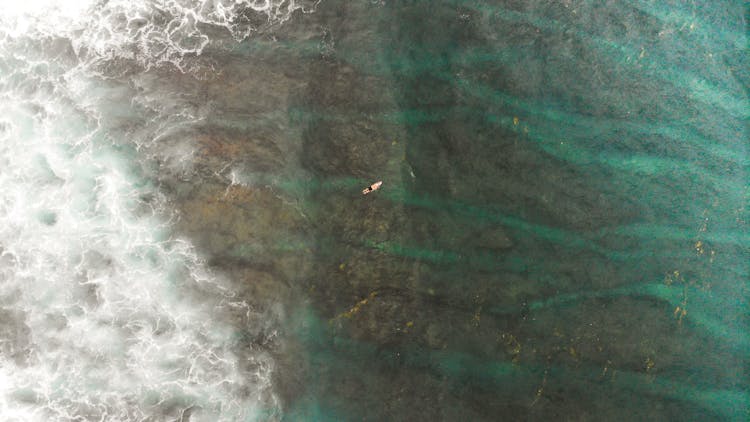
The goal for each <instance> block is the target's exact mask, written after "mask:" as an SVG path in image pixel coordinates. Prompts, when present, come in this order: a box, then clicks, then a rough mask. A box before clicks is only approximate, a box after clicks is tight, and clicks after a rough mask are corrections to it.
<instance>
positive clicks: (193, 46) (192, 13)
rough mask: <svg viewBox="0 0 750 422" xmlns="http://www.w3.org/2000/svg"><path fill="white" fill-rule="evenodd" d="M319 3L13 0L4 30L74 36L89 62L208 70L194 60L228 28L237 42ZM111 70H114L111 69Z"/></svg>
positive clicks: (3, 18) (299, 0)
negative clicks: (218, 34)
mask: <svg viewBox="0 0 750 422" xmlns="http://www.w3.org/2000/svg"><path fill="white" fill-rule="evenodd" d="M320 1H321V0H150V1H149V0H141V1H131V0H108V1H103V2H102V1H94V0H75V1H63V0H29V1H24V2H8V3H9V4H10V5H9V6H8V7H7V8H5V10H4V11H3V12H1V13H0V23H1V24H2V26H3V28H4V29H2V30H0V31H1V32H0V33H5V34H9V35H11V36H18V35H19V34H25V35H29V34H33V36H35V37H40V36H48V37H63V38H67V39H70V40H71V42H72V45H73V48H74V50H75V52H76V54H77V55H78V57H79V58H80V59H81V60H82V61H83V62H86V63H87V65H88V66H89V67H93V66H94V65H99V66H104V65H106V64H108V63H111V62H112V61H113V60H114V61H116V62H117V63H118V64H119V65H120V66H122V61H132V62H134V63H137V64H138V65H139V66H141V67H145V68H150V67H153V66H160V65H165V64H171V65H173V66H174V67H176V68H178V69H180V70H181V71H183V72H185V71H190V70H193V71H196V73H197V72H199V71H201V70H203V71H205V69H202V68H205V67H206V66H210V63H203V62H200V61H197V60H195V58H196V57H198V56H200V55H201V53H202V52H203V51H204V49H205V48H206V46H207V45H208V44H209V43H210V42H212V38H211V35H210V34H211V33H216V31H224V33H228V34H229V35H231V37H232V38H233V39H234V40H236V41H241V40H243V39H245V38H247V37H248V36H250V35H252V34H253V33H256V32H258V31H262V30H265V29H268V28H273V27H275V26H277V25H279V24H282V23H284V22H286V21H287V20H289V19H290V18H291V16H292V14H293V13H294V12H297V11H299V12H302V13H308V12H310V11H312V10H314V8H315V6H316V5H317V4H318V3H319V2H320ZM110 70H111V67H110Z"/></svg>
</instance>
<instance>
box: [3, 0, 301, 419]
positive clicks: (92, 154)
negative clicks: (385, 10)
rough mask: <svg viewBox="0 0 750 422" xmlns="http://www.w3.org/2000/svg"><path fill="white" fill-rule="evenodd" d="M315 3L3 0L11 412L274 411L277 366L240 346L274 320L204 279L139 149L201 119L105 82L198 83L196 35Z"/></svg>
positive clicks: (196, 414)
mask: <svg viewBox="0 0 750 422" xmlns="http://www.w3.org/2000/svg"><path fill="white" fill-rule="evenodd" d="M4 3H5V2H4ZM314 5H315V2H306V3H300V2H294V1H283V2H282V1H276V0H273V1H270V0H265V1H258V0H256V1H239V0H238V1H234V0H232V1H210V0H206V1H153V2H150V1H139V2H131V1H125V0H123V1H109V2H94V1H89V2H77V3H75V2H69V1H64V0H60V1H49V0H47V1H29V0H26V1H24V2H7V4H3V5H2V9H1V10H2V11H1V12H0V14H1V15H0V81H2V82H1V84H0V415H2V419H3V420H6V421H49V420H101V421H117V420H122V421H137V420H183V419H185V420H187V418H188V417H189V419H190V420H191V421H219V420H227V421H228V420H253V419H258V418H262V419H275V418H278V417H279V416H280V410H279V404H278V401H277V399H276V397H275V396H274V393H273V391H272V388H271V385H270V377H271V374H272V371H273V370H274V363H273V360H272V358H271V357H270V356H268V355H267V354H266V353H264V352H262V351H260V350H248V348H247V347H245V346H243V347H240V345H239V341H238V338H240V337H242V336H246V335H247V334H248V333H249V334H250V335H253V334H255V333H258V332H261V331H265V332H266V335H273V329H272V327H268V326H267V324H265V323H264V316H263V315H260V314H258V313H256V312H255V311H254V310H253V309H252V307H251V306H250V305H248V304H247V303H246V302H244V301H242V300H239V299H236V298H234V297H233V294H232V280H227V279H226V278H222V277H221V276H219V275H217V274H213V273H212V272H211V271H209V270H208V269H207V266H206V265H205V263H204V262H202V260H201V257H200V256H199V254H197V253H196V251H195V248H194V247H193V246H192V245H191V243H190V242H189V241H187V240H185V239H180V238H176V237H174V235H172V234H171V233H172V232H171V230H170V227H171V222H172V221H173V219H174V218H175V216H173V215H172V214H171V213H170V212H169V210H168V209H166V207H165V200H164V199H163V197H162V196H161V195H160V193H159V191H158V189H157V188H156V187H155V186H153V185H152V184H151V183H150V182H149V178H148V176H147V171H146V170H145V169H146V168H147V166H148V164H147V162H146V160H144V159H143V158H142V157H141V155H139V153H138V148H139V146H142V145H144V144H152V143H154V142H158V139H159V135H160V134H161V133H163V132H164V131H167V130H169V128H170V127H171V126H172V125H180V124H183V125H184V124H189V123H190V121H191V119H200V116H198V115H196V114H195V113H194V112H193V111H191V110H181V109H177V110H176V109H175V107H176V106H175V105H174V104H166V103H164V104H161V103H160V101H166V99H165V100H160V99H158V98H157V99H154V98H133V97H132V96H131V95H130V91H128V89H127V88H126V87H122V86H118V85H117V83H115V82H112V81H111V79H112V78H114V77H116V76H118V72H120V71H121V70H122V69H129V71H133V69H135V70H138V71H143V70H147V69H149V68H152V67H155V66H173V67H174V68H176V69H179V70H180V71H182V72H191V71H195V76H196V77H200V71H204V72H205V71H206V69H207V68H210V65H205V63H202V62H200V60H196V58H198V57H199V56H200V53H201V51H202V49H203V48H205V46H206V45H207V44H208V43H210V42H211V38H210V35H209V34H207V33H205V32H204V30H203V29H201V28H209V29H211V30H215V31H223V32H224V33H226V34H228V35H229V39H230V40H231V39H234V40H241V39H243V38H245V37H247V36H249V35H251V34H252V33H253V32H254V31H256V30H258V29H259V27H258V25H259V24H258V22H260V25H278V24H281V23H283V22H284V21H285V20H286V19H288V17H289V15H290V13H292V12H293V11H295V10H297V9H303V11H309V10H311V8H313V7H314ZM199 24H200V25H199ZM165 110H166V111H165ZM166 112H169V113H170V116H165V115H163V114H160V113H166ZM142 119H146V120H142ZM144 122H147V123H144ZM136 123H138V124H136ZM135 126H137V127H138V129H123V128H128V127H135ZM269 333H270V334H269Z"/></svg>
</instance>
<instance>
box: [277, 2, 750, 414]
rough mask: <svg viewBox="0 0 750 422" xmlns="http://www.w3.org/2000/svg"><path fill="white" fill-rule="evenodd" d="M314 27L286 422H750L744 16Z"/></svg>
mask: <svg viewBox="0 0 750 422" xmlns="http://www.w3.org/2000/svg"><path fill="white" fill-rule="evenodd" d="M321 7H322V9H321V10H320V11H319V13H321V14H324V13H326V12H325V11H326V10H329V11H328V12H327V13H329V15H328V16H326V18H325V19H328V18H329V16H330V19H332V20H333V21H334V23H331V24H330V25H331V28H330V37H331V38H332V39H333V40H334V41H335V47H334V52H333V53H331V54H330V56H329V57H327V58H326V59H325V60H322V61H321V62H319V63H316V64H315V65H313V67H312V69H313V71H312V73H313V75H314V77H313V79H312V80H311V81H309V84H310V86H309V88H308V93H307V95H306V96H305V97H304V98H303V99H301V100H300V101H299V104H295V105H294V106H293V107H291V108H290V113H291V114H292V116H293V119H294V120H293V121H294V122H295V123H297V124H301V125H304V127H305V134H304V142H305V144H304V148H305V151H306V155H305V156H304V157H305V158H304V161H303V162H304V164H305V166H306V168H307V169H309V170H310V171H311V172H312V173H313V174H315V175H316V180H317V181H318V182H316V183H315V184H312V185H308V186H304V187H300V186H298V185H295V184H294V183H290V184H289V186H288V188H289V189H302V190H304V191H306V192H308V194H307V203H306V205H305V206H306V207H307V208H308V209H309V212H310V213H311V214H312V215H314V221H316V224H314V226H315V227H316V229H315V232H314V236H313V237H314V239H315V240H314V241H313V246H314V250H315V264H314V266H313V267H314V268H315V271H316V272H315V274H316V276H315V277H311V278H310V280H309V282H308V283H309V293H307V294H306V296H308V297H309V298H310V301H311V302H310V303H311V305H310V306H309V307H308V308H306V309H305V310H304V311H300V313H299V314H298V316H297V318H298V324H299V325H298V326H297V327H296V330H295V333H296V335H297V336H298V337H299V339H300V340H299V341H300V343H301V344H302V345H303V346H302V347H303V349H304V350H305V355H306V359H305V362H306V363H307V367H306V372H305V373H306V378H305V380H306V382H307V383H308V387H306V388H304V390H303V391H304V393H302V397H303V398H297V399H295V401H294V403H295V405H294V406H293V409H294V410H293V411H292V413H291V414H289V415H288V417H289V419H290V420H298V419H314V420H459V419H464V420H505V419H508V420H523V419H533V420H557V419H566V420H568V419H570V420H581V419H595V420H602V419H604V420H646V419H648V420H670V419H679V420H713V419H715V420H744V419H746V418H747V417H748V415H749V414H748V411H749V410H748V409H749V405H750V395H749V394H750V393H749V392H748V383H747V373H746V368H747V356H748V351H749V350H750V349H749V347H750V337H748V330H747V329H748V310H749V308H748V306H749V305H748V297H749V296H748V288H749V287H750V285H749V283H748V280H750V274H749V273H748V270H749V268H748V262H750V261H749V260H748V258H750V255H749V251H750V249H748V248H749V247H750V235H749V234H748V233H749V232H748V227H747V219H748V198H750V196H749V195H750V190H749V189H750V188H749V183H748V180H750V179H749V178H748V133H747V119H748V117H749V114H750V108H749V107H748V103H747V88H748V76H749V74H748V67H747V64H748V63H747V54H746V53H747V51H746V47H747V39H746V28H747V26H746V25H747V24H746V17H745V15H744V13H746V9H745V8H746V6H743V5H741V4H739V3H736V4H734V5H733V4H730V3H722V6H721V7H718V6H716V5H714V4H713V3H705V4H703V5H700V4H691V5H685V4H680V5H678V4H665V3H663V2H634V3H626V4H617V3H613V2H609V3H606V4H602V3H599V2H586V1H579V2H575V1H573V2H476V1H439V2H433V1H431V2H426V1H410V2H395V3H390V2H389V3H387V4H383V5H380V6H375V5H369V6H365V5H356V6H355V5H347V6H344V5H341V4H339V5H337V6H336V7H333V6H332V5H330V4H329V5H328V7H330V9H328V8H327V7H326V5H322V6H321ZM363 15H366V17H364V16H363ZM320 19H324V18H320ZM325 19H324V21H326V20H325ZM326 22H327V21H326ZM288 48H290V49H296V48H300V47H299V46H294V45H290V46H288ZM352 176H353V177H354V179H351V177H352ZM347 177H349V178H348V179H347ZM379 179H382V180H384V185H383V189H382V191H380V192H377V193H375V194H373V195H370V196H368V197H366V198H357V197H356V192H357V189H356V188H359V187H360V186H365V185H367V184H369V183H370V181H371V180H372V181H374V180H379Z"/></svg>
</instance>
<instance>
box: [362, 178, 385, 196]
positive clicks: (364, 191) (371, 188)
mask: <svg viewBox="0 0 750 422" xmlns="http://www.w3.org/2000/svg"><path fill="white" fill-rule="evenodd" d="M382 184H383V181H382V180H379V181H377V182H375V183H373V184H371V185H370V186H368V187H366V188H364V189H362V195H367V194H368V193H370V192H372V191H376V190H378V189H380V185H382Z"/></svg>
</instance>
